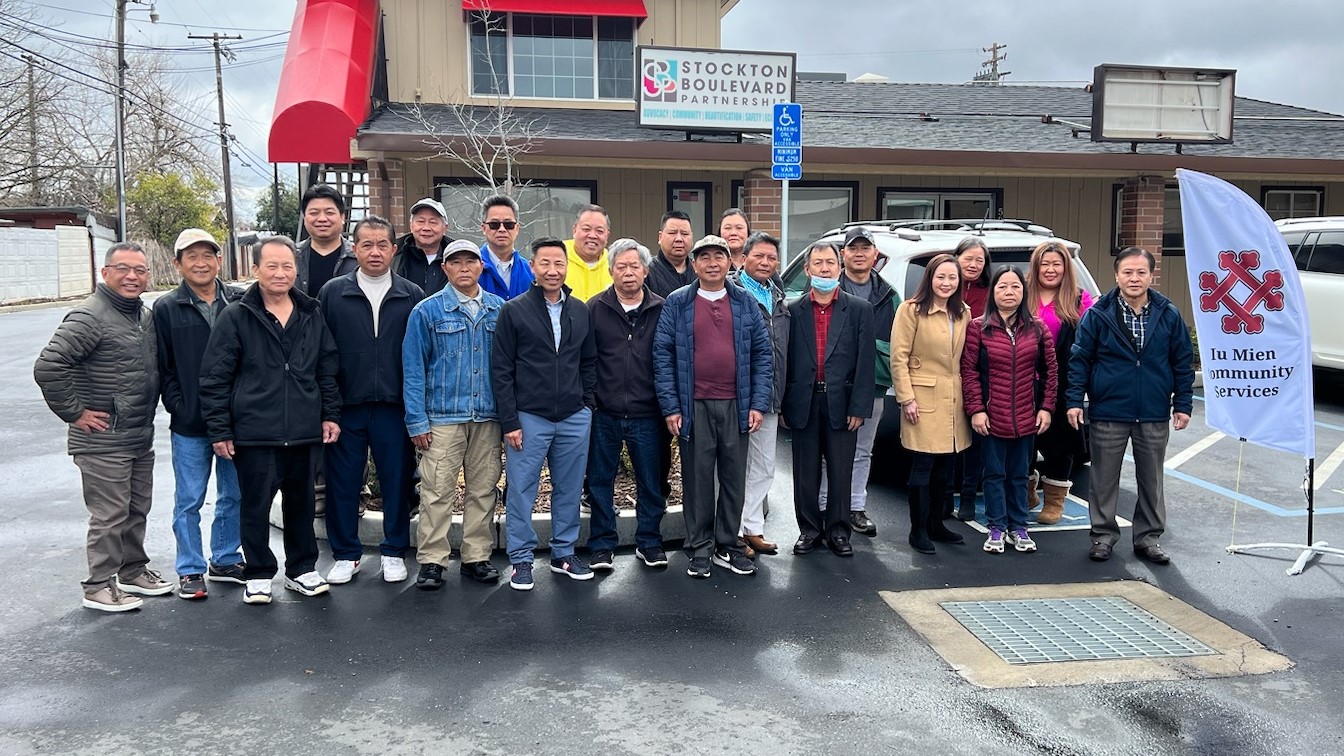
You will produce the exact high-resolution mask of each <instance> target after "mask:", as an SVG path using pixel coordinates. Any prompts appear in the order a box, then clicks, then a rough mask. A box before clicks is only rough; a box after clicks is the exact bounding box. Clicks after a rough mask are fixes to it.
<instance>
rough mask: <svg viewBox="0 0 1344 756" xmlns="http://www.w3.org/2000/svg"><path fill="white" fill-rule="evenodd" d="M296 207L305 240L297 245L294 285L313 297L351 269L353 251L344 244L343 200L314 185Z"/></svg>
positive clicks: (326, 188)
mask: <svg viewBox="0 0 1344 756" xmlns="http://www.w3.org/2000/svg"><path fill="white" fill-rule="evenodd" d="M299 207H300V212H302V213H303V228H304V230H306V231H307V232H308V238H307V239H304V240H303V243H302V244H300V245H299V262H298V271H297V278H296V279H295V282H294V285H295V286H296V287H298V289H299V291H302V292H303V293H304V294H307V295H308V296H310V297H316V296H317V293H318V292H319V291H321V290H322V287H323V286H325V285H326V283H327V281H330V280H331V279H333V278H335V277H337V276H343V275H345V274H346V273H349V272H350V271H352V270H354V269H355V251H354V250H353V249H351V247H350V243H349V242H347V241H346V240H345V198H344V197H342V196H341V193H340V192H338V191H336V190H335V189H334V188H332V187H330V186H327V185H326V184H314V185H313V186H310V187H308V191H306V192H304V193H303V201H302V203H301V204H300V206H299ZM276 230H277V231H280V230H281V229H276Z"/></svg>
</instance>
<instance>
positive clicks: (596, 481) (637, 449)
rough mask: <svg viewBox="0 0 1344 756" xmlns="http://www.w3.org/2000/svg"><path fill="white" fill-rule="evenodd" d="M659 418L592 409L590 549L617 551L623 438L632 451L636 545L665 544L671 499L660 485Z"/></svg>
mask: <svg viewBox="0 0 1344 756" xmlns="http://www.w3.org/2000/svg"><path fill="white" fill-rule="evenodd" d="M661 425H663V419H662V418H660V417H648V418H635V419H622V418H619V417H616V416H615V415H610V414H607V413H606V412H603V411H602V410H598V411H597V412H595V413H593V443H592V451H591V454H590V456H589V459H588V490H589V491H590V492H591V493H592V496H593V499H592V505H593V506H592V509H593V512H592V517H591V519H590V520H589V523H588V528H589V531H588V549H589V551H600V550H607V551H613V550H615V549H616V545H617V543H618V542H619V538H618V536H617V535H616V504H615V502H614V501H613V497H614V495H615V484H616V471H617V468H618V467H619V466H620V463H621V442H625V448H626V449H628V450H629V451H630V466H631V467H632V468H633V469H634V471H635V545H637V546H639V547H640V548H644V549H648V548H653V547H655V546H656V547H658V548H662V547H663V533H662V524H663V512H664V511H665V510H666V508H667V500H666V499H664V498H663V492H662V487H661V486H659V485H658V455H659V449H658V446H659V443H661V436H660V435H659V433H658V428H659V426H661Z"/></svg>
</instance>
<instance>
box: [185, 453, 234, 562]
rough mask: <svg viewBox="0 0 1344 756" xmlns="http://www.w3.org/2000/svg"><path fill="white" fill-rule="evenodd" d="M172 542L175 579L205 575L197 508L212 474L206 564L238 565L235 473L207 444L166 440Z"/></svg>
mask: <svg viewBox="0 0 1344 756" xmlns="http://www.w3.org/2000/svg"><path fill="white" fill-rule="evenodd" d="M172 443H173V447H172V448H173V481H174V496H173V499H174V501H173V536H174V538H176V539H177V564H176V566H175V570H174V571H175V572H177V574H178V575H203V574H205V566H206V565H205V553H204V552H203V551H202V544H201V505H202V504H204V503H205V491H206V488H207V487H208V486H209V483H210V466H211V465H212V464H213V465H214V469H215V521H214V523H213V524H212V525H211V526H210V561H211V562H213V563H214V564H216V565H218V566H220V567H226V566H228V565H231V564H238V563H239V562H241V561H243V552H242V549H241V548H240V546H239V539H240V538H241V535H240V533H239V530H238V501H239V499H240V496H239V493H238V471H237V470H236V469H234V466H233V462H232V461H230V460H227V459H222V458H220V457H216V456H215V451H214V449H213V448H212V447H211V445H210V439H208V438H198V437H195V436H183V435H182V434H180V433H174V434H172Z"/></svg>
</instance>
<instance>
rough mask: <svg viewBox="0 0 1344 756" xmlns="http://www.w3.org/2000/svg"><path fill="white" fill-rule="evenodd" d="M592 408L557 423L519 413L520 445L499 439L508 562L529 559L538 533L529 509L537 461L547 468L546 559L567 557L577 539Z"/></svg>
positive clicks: (538, 466) (538, 473) (534, 490)
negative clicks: (548, 529) (548, 516)
mask: <svg viewBox="0 0 1344 756" xmlns="http://www.w3.org/2000/svg"><path fill="white" fill-rule="evenodd" d="M592 417H593V411H592V410H590V409H588V408H587V407H584V408H583V409H581V410H579V411H578V412H575V413H574V414H572V415H570V416H569V417H567V418H565V419H564V420H561V421H560V422H558V423H553V422H551V421H550V420H547V419H546V418H544V417H541V416H540V415H533V414H529V413H527V412H519V413H518V422H519V424H520V425H522V430H523V448H522V449H521V450H517V449H514V448H513V447H512V446H509V444H508V442H507V441H506V442H505V443H504V451H505V459H504V469H505V473H504V475H505V479H506V481H507V484H508V495H507V496H505V497H504V532H505V536H506V542H505V543H506V545H507V547H508V551H509V562H511V563H513V564H518V563H519V562H528V563H530V562H531V561H532V552H534V551H535V550H536V548H537V531H536V530H535V529H533V527H532V507H533V506H534V505H535V504H536V503H537V484H538V483H540V482H541V464H542V462H546V463H548V464H549V466H550V468H551V558H552V559H560V558H561V557H567V556H572V555H573V554H574V543H575V542H576V541H578V540H579V494H580V492H581V491H583V473H584V470H585V469H586V468H587V466H588V435H589V432H590V431H591V430H592V425H593V420H592Z"/></svg>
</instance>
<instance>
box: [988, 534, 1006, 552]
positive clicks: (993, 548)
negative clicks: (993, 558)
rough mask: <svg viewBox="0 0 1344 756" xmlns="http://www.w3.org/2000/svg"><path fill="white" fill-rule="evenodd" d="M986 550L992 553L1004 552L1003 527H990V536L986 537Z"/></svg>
mask: <svg viewBox="0 0 1344 756" xmlns="http://www.w3.org/2000/svg"><path fill="white" fill-rule="evenodd" d="M985 551H988V552H989V553H991V554H1002V553H1003V528H994V527H991V528H990V529H989V537H988V538H986V539H985Z"/></svg>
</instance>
